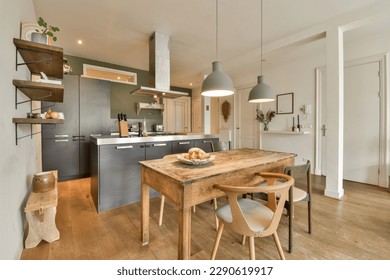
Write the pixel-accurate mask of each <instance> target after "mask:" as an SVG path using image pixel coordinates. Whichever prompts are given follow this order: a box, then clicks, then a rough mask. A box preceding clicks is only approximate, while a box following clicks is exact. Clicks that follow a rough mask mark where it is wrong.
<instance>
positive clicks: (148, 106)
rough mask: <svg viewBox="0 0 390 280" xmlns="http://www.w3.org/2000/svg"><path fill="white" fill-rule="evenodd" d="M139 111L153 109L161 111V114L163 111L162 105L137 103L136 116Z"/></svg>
mask: <svg viewBox="0 0 390 280" xmlns="http://www.w3.org/2000/svg"><path fill="white" fill-rule="evenodd" d="M141 109H155V110H161V114H162V113H163V111H164V104H159V103H142V102H137V115H138V114H139V112H140V111H141Z"/></svg>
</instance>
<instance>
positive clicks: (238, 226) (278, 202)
mask: <svg viewBox="0 0 390 280" xmlns="http://www.w3.org/2000/svg"><path fill="white" fill-rule="evenodd" d="M264 181H265V182H266V183H267V184H266V185H263V184H261V185H260V186H259V184H260V183H262V182H264ZM293 184H294V179H293V178H292V177H291V176H289V175H286V174H281V173H269V172H262V173H257V174H255V175H254V178H253V179H252V180H251V181H250V182H248V183H246V184H243V185H241V186H231V185H215V186H214V187H215V188H218V189H220V190H222V191H224V192H225V193H226V194H227V196H228V199H229V204H230V208H231V212H232V213H231V214H232V218H233V220H232V223H231V224H230V226H231V228H232V229H234V230H235V231H236V232H239V233H241V234H243V235H246V236H253V234H256V236H267V235H270V234H272V233H273V232H275V231H276V229H277V227H278V225H279V222H280V218H281V216H282V213H283V208H284V204H285V202H286V200H287V193H288V190H289V189H290V187H291V186H292V185H293ZM247 193H267V194H268V201H267V204H266V206H267V207H268V208H269V209H271V210H272V211H273V212H274V215H273V218H272V221H271V223H270V224H269V226H268V227H267V228H266V229H264V230H263V231H262V232H259V233H254V232H253V231H252V230H251V228H250V227H249V225H248V222H247V221H246V219H245V217H244V215H243V211H242V209H241V208H240V205H239V204H238V198H239V197H241V196H242V194H247ZM276 197H278V199H276ZM259 203H260V202H259ZM258 214H259V215H261V213H258Z"/></svg>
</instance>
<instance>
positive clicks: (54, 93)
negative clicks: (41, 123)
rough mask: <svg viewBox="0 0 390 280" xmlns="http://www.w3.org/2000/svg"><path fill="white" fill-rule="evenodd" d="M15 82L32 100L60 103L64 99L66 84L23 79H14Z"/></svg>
mask: <svg viewBox="0 0 390 280" xmlns="http://www.w3.org/2000/svg"><path fill="white" fill-rule="evenodd" d="M13 84H14V86H15V87H16V88H17V89H19V90H20V91H21V92H23V93H24V94H25V95H26V96H27V97H28V98H30V99H31V100H36V101H51V102H60V103H62V102H63V101H64V85H57V84H51V83H41V82H33V81H22V80H13Z"/></svg>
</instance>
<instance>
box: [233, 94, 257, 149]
mask: <svg viewBox="0 0 390 280" xmlns="http://www.w3.org/2000/svg"><path fill="white" fill-rule="evenodd" d="M250 90H251V88H248V89H241V90H238V91H237V93H236V94H237V99H238V123H237V124H238V125H237V127H236V138H237V140H238V141H237V142H238V143H237V144H238V145H237V146H238V147H237V148H253V149H258V148H259V123H258V122H257V121H256V108H257V105H256V104H253V103H249V102H248V96H249V91H250Z"/></svg>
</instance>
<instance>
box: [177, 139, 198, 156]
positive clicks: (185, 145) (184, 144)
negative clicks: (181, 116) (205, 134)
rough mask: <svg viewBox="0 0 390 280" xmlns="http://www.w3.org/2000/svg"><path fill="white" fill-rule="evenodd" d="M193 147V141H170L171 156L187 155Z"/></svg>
mask: <svg viewBox="0 0 390 280" xmlns="http://www.w3.org/2000/svg"><path fill="white" fill-rule="evenodd" d="M193 147H194V140H181V141H172V154H180V153H187V152H188V150H189V149H191V148H193Z"/></svg>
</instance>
